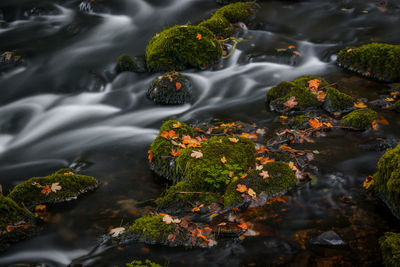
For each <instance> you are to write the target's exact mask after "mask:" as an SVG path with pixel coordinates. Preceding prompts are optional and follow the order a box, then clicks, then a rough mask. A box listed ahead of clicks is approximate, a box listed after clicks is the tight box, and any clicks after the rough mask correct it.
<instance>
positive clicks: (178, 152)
mask: <svg viewBox="0 0 400 267" xmlns="http://www.w3.org/2000/svg"><path fill="white" fill-rule="evenodd" d="M171 155H172V156H174V157H178V156H180V155H181V152H180V151H179V150H175V149H171Z"/></svg>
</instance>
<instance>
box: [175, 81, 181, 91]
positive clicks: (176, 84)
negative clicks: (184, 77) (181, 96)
mask: <svg viewBox="0 0 400 267" xmlns="http://www.w3.org/2000/svg"><path fill="white" fill-rule="evenodd" d="M175 87H176V90H178V91H179V90H181V88H182V84H181V83H180V82H176V83H175Z"/></svg>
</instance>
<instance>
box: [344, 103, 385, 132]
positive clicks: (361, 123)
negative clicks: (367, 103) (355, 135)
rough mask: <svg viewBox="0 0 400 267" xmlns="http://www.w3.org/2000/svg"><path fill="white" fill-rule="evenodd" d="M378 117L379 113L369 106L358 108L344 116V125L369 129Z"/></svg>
mask: <svg viewBox="0 0 400 267" xmlns="http://www.w3.org/2000/svg"><path fill="white" fill-rule="evenodd" d="M377 119H378V113H377V112H376V111H373V110H371V109H369V108H364V109H357V110H354V111H352V112H350V113H349V114H347V115H346V116H344V117H343V118H342V121H341V124H342V125H343V126H348V127H354V128H358V129H367V128H369V127H371V123H372V122H373V121H374V120H377Z"/></svg>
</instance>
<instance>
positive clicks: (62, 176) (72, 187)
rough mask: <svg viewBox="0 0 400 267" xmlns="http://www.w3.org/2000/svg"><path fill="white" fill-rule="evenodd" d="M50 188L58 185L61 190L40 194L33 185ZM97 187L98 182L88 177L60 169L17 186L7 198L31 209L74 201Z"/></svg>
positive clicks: (38, 189) (39, 190)
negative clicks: (44, 204) (45, 204)
mask: <svg viewBox="0 0 400 267" xmlns="http://www.w3.org/2000/svg"><path fill="white" fill-rule="evenodd" d="M34 183H37V184H38V185H40V186H50V187H51V185H52V184H53V183H59V185H60V186H61V189H60V190H58V191H56V192H50V193H48V194H47V195H46V194H42V193H41V191H42V188H39V187H38V186H35V185H33V184H34ZM97 186H98V181H97V180H96V179H95V178H93V177H90V176H86V175H80V174H75V173H73V171H72V170H71V169H61V170H58V171H57V172H55V173H53V174H51V175H49V176H46V177H34V178H31V179H29V180H27V181H25V182H23V183H21V184H19V185H17V186H16V187H15V188H14V189H13V190H12V191H11V193H10V194H9V197H10V198H11V199H13V200H14V201H15V202H17V203H21V204H22V203H23V204H24V205H25V206H26V207H28V208H31V207H33V206H35V205H38V204H43V203H54V202H62V201H66V200H69V199H74V198H76V197H77V196H79V195H80V194H82V193H85V192H87V191H89V190H93V189H94V188H96V187H97Z"/></svg>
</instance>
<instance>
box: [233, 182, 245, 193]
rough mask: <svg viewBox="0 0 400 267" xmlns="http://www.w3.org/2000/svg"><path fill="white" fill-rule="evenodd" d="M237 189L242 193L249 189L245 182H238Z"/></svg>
mask: <svg viewBox="0 0 400 267" xmlns="http://www.w3.org/2000/svg"><path fill="white" fill-rule="evenodd" d="M236 191H239V192H240V193H243V192H246V191H247V186H246V185H243V184H238V185H237V188H236Z"/></svg>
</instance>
